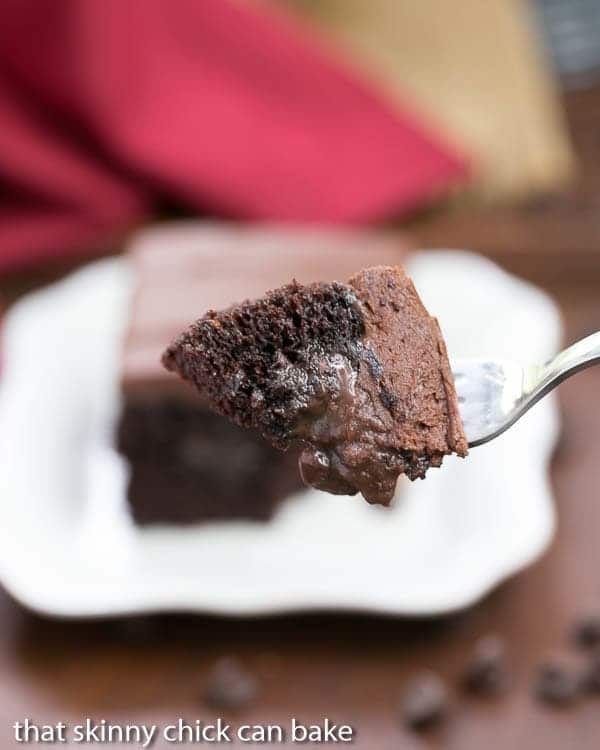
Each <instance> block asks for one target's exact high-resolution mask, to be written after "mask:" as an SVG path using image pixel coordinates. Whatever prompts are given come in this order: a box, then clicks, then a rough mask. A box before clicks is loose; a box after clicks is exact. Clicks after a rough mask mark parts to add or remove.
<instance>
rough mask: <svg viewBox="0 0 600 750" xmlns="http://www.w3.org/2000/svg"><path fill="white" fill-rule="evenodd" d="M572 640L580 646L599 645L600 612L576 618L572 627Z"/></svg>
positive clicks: (586, 647)
mask: <svg viewBox="0 0 600 750" xmlns="http://www.w3.org/2000/svg"><path fill="white" fill-rule="evenodd" d="M573 640H574V641H575V643H576V644H577V645H578V646H579V647H580V648H584V649H589V648H596V647H600V613H594V614H589V615H586V616H585V617H582V618H581V619H580V620H578V621H577V622H576V623H575V625H574V627H573Z"/></svg>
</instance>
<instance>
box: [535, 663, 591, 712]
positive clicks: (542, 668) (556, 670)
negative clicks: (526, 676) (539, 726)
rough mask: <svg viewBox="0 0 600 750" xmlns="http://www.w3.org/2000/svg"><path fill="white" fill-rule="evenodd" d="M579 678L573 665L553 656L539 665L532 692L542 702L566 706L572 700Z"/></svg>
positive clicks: (577, 690)
mask: <svg viewBox="0 0 600 750" xmlns="http://www.w3.org/2000/svg"><path fill="white" fill-rule="evenodd" d="M580 687H581V679H580V677H579V674H578V672H577V670H576V669H575V668H574V667H573V665H572V664H571V663H569V662H567V661H566V660H564V659H559V658H554V659H551V660H548V661H546V662H544V663H542V664H540V665H539V667H538V669H537V673H536V675H535V678H534V682H533V693H534V695H535V697H536V698H537V699H538V700H539V701H541V702H542V703H547V704H550V705H554V706H566V705H569V704H571V703H573V702H574V700H575V699H576V698H577V696H578V694H579V691H580Z"/></svg>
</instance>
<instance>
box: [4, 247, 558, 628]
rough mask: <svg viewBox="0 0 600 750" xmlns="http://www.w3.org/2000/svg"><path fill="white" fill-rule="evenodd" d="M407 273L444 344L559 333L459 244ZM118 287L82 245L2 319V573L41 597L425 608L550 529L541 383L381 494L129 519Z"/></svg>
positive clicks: (120, 602) (552, 412)
mask: <svg viewBox="0 0 600 750" xmlns="http://www.w3.org/2000/svg"><path fill="white" fill-rule="evenodd" d="M408 271H409V273H410V274H411V275H412V277H413V278H414V280H415V284H416V286H417V288H418V290H419V292H420V293H421V295H422V297H423V300H424V302H425V304H426V305H427V307H428V309H429V310H430V312H432V314H435V315H436V316H437V317H438V318H439V320H440V322H441V326H442V330H443V332H444V335H445V338H446V341H447V344H448V349H449V352H450V355H451V358H458V357H468V356H486V355H489V356H492V357H505V358H514V359H516V360H522V361H537V362H539V361H543V360H545V359H546V358H548V357H549V356H550V355H551V354H553V353H554V352H555V351H556V349H557V348H558V345H559V340H560V319H559V315H558V312H557V310H556V307H555V306H554V304H553V303H552V302H551V301H550V300H549V299H548V297H547V296H546V295H545V294H543V293H541V292H540V291H539V290H537V289H535V288H533V287H531V286H530V285H528V284H525V283H524V282H522V281H519V280H517V279H515V278H513V277H511V276H509V275H508V274H506V273H504V272H503V271H501V270H500V269H499V268H498V267H497V266H495V265H494V264H492V263H491V262H489V261H487V260H484V259H482V258H480V257H478V256H476V255H472V254H469V253H463V252H456V251H444V252H423V253H421V254H419V255H418V256H415V257H413V258H412V259H411V260H410V262H409V264H408ZM131 288H132V278H131V270H130V269H129V267H128V265H127V262H126V261H125V260H123V259H116V260H115V259H110V260H104V261H100V262H97V263H94V264H92V265H90V266H88V267H86V268H84V269H83V270H81V271H78V272H77V273H75V274H74V275H72V276H71V277H69V278H68V279H66V280H64V281H62V282H60V283H58V284H56V285H54V286H52V287H49V288H47V289H45V290H42V291H40V292H36V293H34V294H32V295H30V296H29V297H27V298H25V299H23V300H22V301H21V302H19V303H18V304H17V305H16V306H15V307H14V308H13V309H12V310H11V311H10V313H9V314H8V316H7V318H6V319H5V324H4V330H3V370H2V375H1V379H0V581H1V582H2V584H3V585H4V586H5V587H6V588H7V589H8V590H9V591H10V592H11V593H12V594H13V596H14V597H15V598H16V599H18V600H19V601H21V602H22V603H23V604H25V605H26V606H28V607H30V608H32V609H34V610H38V611H40V612H44V613H47V614H51V615H61V616H93V615H112V614H118V613H130V612H149V611H166V610H187V611H194V612H210V613H221V614H228V615H258V614H272V613H282V612H290V611H301V610H315V609H319V610H334V609H335V610H340V609H343V610H352V611H364V612H379V613H388V614H411V615H413V614H414V615H416V614H418V615H433V614H440V613H444V612H448V611H450V610H456V609H458V608H461V607H465V606H466V605H468V604H470V603H472V602H474V601H475V600H477V599H478V598H479V597H481V596H482V595H483V594H484V593H485V592H487V591H488V590H489V589H490V588H492V587H493V586H494V585H496V584H497V583H498V582H499V581H500V580H502V579H503V578H505V577H506V576H508V575H509V574H511V573H514V572H515V571H517V570H519V569H520V568H522V567H523V566H525V565H527V564H528V563H530V562H531V561H532V560H533V559H534V558H535V557H536V556H538V555H539V554H540V553H541V551H542V550H543V549H544V548H545V546H546V545H547V543H548V541H549V540H550V538H551V536H552V531H553V527H554V513H553V506H552V497H551V491H550V486H549V480H548V463H549V459H550V453H551V450H552V446H553V443H554V440H555V437H556V434H557V429H558V425H557V416H556V409H555V405H554V403H553V401H552V399H546V400H544V401H543V402H542V403H540V404H539V405H538V406H536V407H535V409H533V411H532V412H530V413H529V414H528V415H526V416H525V417H524V418H523V420H522V421H521V422H520V423H518V424H517V425H516V426H515V427H514V428H513V429H511V430H510V431H509V432H508V433H506V434H505V435H504V436H502V437H500V438H498V439H497V440H495V441H494V442H493V443H490V444H488V445H486V446H483V447H480V448H476V449H475V450H473V451H472V453H471V455H470V456H469V457H468V458H467V459H466V460H464V461H461V460H460V459H457V458H449V459H446V461H445V462H444V466H443V467H442V469H440V470H432V471H431V472H430V473H429V474H428V478H427V480H425V481H422V482H421V481H419V482H416V483H412V484H411V483H409V482H408V481H406V480H403V479H401V480H400V482H399V492H398V497H397V498H396V500H395V503H394V505H393V507H392V508H391V509H389V510H386V509H381V508H377V507H372V506H368V505H367V504H366V503H365V502H364V501H363V500H362V499H361V498H360V496H357V497H353V498H345V497H333V496H330V495H326V494H323V493H319V492H315V491H308V490H307V491H305V492H303V493H300V494H299V495H298V496H296V497H293V498H291V499H289V500H288V501H286V502H285V503H284V504H283V505H282V506H281V508H280V509H279V511H278V512H277V514H276V516H275V518H274V519H273V520H272V521H271V522H269V523H267V524H257V523H250V522H240V521H235V522H218V523H216V522H215V523H207V524H202V525H197V526H191V527H188V528H177V527H167V526H165V527H160V528H143V529H142V528H137V527H136V526H135V525H134V524H133V523H132V522H131V519H130V517H129V514H128V512H127V505H126V500H125V484H126V474H127V467H126V466H125V464H124V462H123V461H122V459H121V458H120V457H119V456H118V454H117V453H116V452H115V450H114V447H113V445H114V429H115V424H116V421H117V419H118V413H119V408H120V405H119V393H118V385H117V383H118V378H117V373H118V364H119V353H120V347H121V342H122V336H123V333H124V329H125V326H126V321H127V310H128V304H129V299H130V294H131Z"/></svg>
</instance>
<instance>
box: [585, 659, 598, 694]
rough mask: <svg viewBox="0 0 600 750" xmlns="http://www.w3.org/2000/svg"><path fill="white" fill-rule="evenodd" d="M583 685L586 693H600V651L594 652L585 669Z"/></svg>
mask: <svg viewBox="0 0 600 750" xmlns="http://www.w3.org/2000/svg"><path fill="white" fill-rule="evenodd" d="M581 686H582V688H583V690H585V692H586V693H590V694H592V695H600V651H596V652H594V653H593V654H592V657H591V659H590V662H589V664H588V665H587V667H586V668H585V669H584V672H583V678H582V681H581Z"/></svg>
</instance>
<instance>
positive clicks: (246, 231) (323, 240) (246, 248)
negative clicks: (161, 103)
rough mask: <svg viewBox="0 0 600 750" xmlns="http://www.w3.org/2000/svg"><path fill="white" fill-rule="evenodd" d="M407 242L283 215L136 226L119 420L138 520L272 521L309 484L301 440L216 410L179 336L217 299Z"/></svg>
mask: <svg viewBox="0 0 600 750" xmlns="http://www.w3.org/2000/svg"><path fill="white" fill-rule="evenodd" d="M405 253H406V242H405V240H404V239H403V238H402V237H401V236H399V235H397V234H395V233H394V234H383V233H375V232H363V231H343V230H325V229H322V230H316V229H299V228H292V227H285V228H284V227H277V226H274V225H265V226H261V225H256V224H255V225H252V226H244V225H228V224H218V223H211V222H201V223H199V222H191V223H187V222H182V223H180V224H164V225H161V226H158V227H154V228H151V229H148V230H146V231H144V232H142V233H140V234H139V235H138V236H137V237H136V239H135V240H134V241H133V243H132V246H131V248H130V249H129V252H128V253H127V262H128V265H129V267H130V271H131V274H132V280H133V282H134V290H135V291H134V294H133V298H132V300H131V305H130V310H129V319H128V324H127V330H126V335H125V338H124V341H123V349H122V357H121V363H120V397H121V399H120V400H121V410H120V415H119V419H118V420H117V421H116V424H115V442H116V445H117V447H118V450H119V452H120V454H121V456H122V458H123V460H124V463H125V465H126V468H127V477H128V480H127V501H128V505H129V509H130V511H131V514H132V516H133V518H134V520H135V521H136V523H138V524H144V525H145V524H164V523H168V524H173V523H176V524H190V523H199V522H210V521H228V520H234V519H239V520H242V519H243V520H245V521H250V520H251V521H256V522H266V521H268V519H269V518H270V517H271V516H272V515H273V513H274V512H275V511H276V509H277V507H278V506H279V505H280V504H281V503H282V502H283V501H286V500H288V499H291V498H293V497H294V496H295V495H297V494H298V492H299V491H301V490H302V488H303V485H302V482H301V479H300V476H299V474H298V469H297V465H298V453H299V450H300V448H298V449H297V450H292V451H288V452H287V453H282V452H281V451H279V450H276V449H275V448H273V447H272V446H271V445H269V444H268V443H267V442H266V441H265V440H264V439H263V438H262V437H261V435H260V434H259V433H258V432H257V431H256V430H243V429H240V428H239V427H238V426H237V425H235V424H233V423H231V422H228V421H227V420H225V419H223V418H222V417H220V416H218V415H217V414H215V413H214V411H211V410H210V409H209V408H208V405H207V404H206V403H204V402H203V400H202V399H200V398H198V395H197V393H196V391H195V389H194V387H193V386H192V385H191V384H190V383H187V382H185V381H183V380H181V379H180V378H176V377H173V375H172V374H171V373H169V372H167V371H166V370H165V369H164V367H162V365H161V363H160V359H161V354H162V353H163V351H164V349H165V347H166V346H167V345H168V343H169V342H170V341H172V339H173V338H174V337H175V336H177V334H178V333H180V331H182V330H183V329H184V328H185V326H187V325H188V324H189V322H190V321H191V320H194V319H195V318H196V317H198V316H200V315H202V314H203V313H205V312H206V311H207V310H209V309H211V308H216V309H221V308H225V307H227V306H228V305H231V304H232V303H234V302H236V301H238V300H240V299H244V298H245V297H257V298H258V297H260V296H261V295H264V294H265V293H266V291H267V290H268V289H273V288H274V287H277V286H279V285H281V284H284V283H285V282H286V281H287V280H289V279H290V278H297V279H299V280H300V281H302V282H304V283H310V282H312V281H314V280H315V279H323V280H330V279H334V278H336V275H338V274H341V275H342V278H344V277H346V276H350V275H351V274H353V273H355V272H356V271H358V270H359V269H360V268H363V267H364V266H365V265H369V264H372V263H384V264H392V265H393V264H397V263H399V262H401V261H402V259H403V258H404V257H405Z"/></svg>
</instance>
